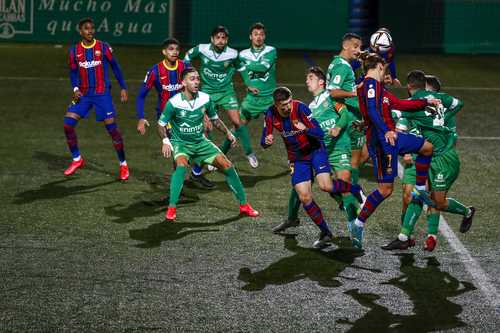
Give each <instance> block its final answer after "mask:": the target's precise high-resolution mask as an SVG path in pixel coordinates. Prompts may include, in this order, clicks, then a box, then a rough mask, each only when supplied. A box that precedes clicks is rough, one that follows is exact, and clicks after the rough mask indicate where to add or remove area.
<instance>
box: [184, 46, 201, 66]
mask: <svg viewBox="0 0 500 333" xmlns="http://www.w3.org/2000/svg"><path fill="white" fill-rule="evenodd" d="M199 56H200V47H199V46H195V47H193V48H192V49H190V50H189V51H187V52H186V55H185V56H184V61H185V62H186V63H188V64H189V63H191V61H193V59H196V58H198V57H199Z"/></svg>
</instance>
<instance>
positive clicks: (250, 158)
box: [247, 153, 259, 169]
mask: <svg viewBox="0 0 500 333" xmlns="http://www.w3.org/2000/svg"><path fill="white" fill-rule="evenodd" d="M247 159H248V163H250V166H251V167H252V168H254V169H256V168H258V167H259V160H258V159H257V156H255V154H254V153H251V154H250V155H247Z"/></svg>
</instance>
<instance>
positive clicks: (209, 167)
mask: <svg viewBox="0 0 500 333" xmlns="http://www.w3.org/2000/svg"><path fill="white" fill-rule="evenodd" d="M207 170H208V171H210V172H214V171H217V167H214V166H213V165H210V164H209V165H208V166H207Z"/></svg>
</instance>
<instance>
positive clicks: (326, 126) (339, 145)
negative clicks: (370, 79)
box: [273, 66, 358, 232]
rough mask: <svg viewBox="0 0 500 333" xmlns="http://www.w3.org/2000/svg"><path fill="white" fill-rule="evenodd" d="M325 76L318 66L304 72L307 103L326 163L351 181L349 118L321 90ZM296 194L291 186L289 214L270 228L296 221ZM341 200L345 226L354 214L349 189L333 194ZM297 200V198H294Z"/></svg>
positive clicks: (280, 230) (337, 173)
mask: <svg viewBox="0 0 500 333" xmlns="http://www.w3.org/2000/svg"><path fill="white" fill-rule="evenodd" d="M325 83H326V76H325V73H324V72H323V70H322V69H321V68H320V67H317V66H316V67H311V68H310V69H309V70H308V72H307V75H306V85H307V89H308V90H309V92H310V93H312V95H313V97H314V99H313V101H312V102H311V103H310V104H309V109H310V110H311V112H312V117H313V118H314V119H315V120H316V121H317V122H318V123H319V126H320V127H321V129H322V131H323V134H324V143H325V148H326V152H327V154H328V163H329V164H330V167H331V168H332V169H333V171H334V172H335V176H336V178H337V179H341V180H343V181H346V182H350V181H351V139H350V137H349V131H348V125H349V120H350V115H349V111H347V108H346V107H345V105H343V104H341V103H338V102H334V101H333V100H332V98H331V97H330V93H329V92H328V91H326V90H325ZM294 196H297V194H296V191H295V190H294V189H292V193H290V198H289V205H290V206H289V207H288V211H289V216H288V219H287V220H285V221H284V222H283V223H281V224H280V225H278V226H276V227H275V228H273V232H282V231H284V230H285V229H287V228H289V227H295V226H297V225H298V224H299V221H298V218H297V216H298V210H299V208H300V202H295V201H293V197H294ZM336 199H337V200H339V201H340V202H342V207H343V209H344V210H345V212H346V214H347V222H348V229H349V230H350V229H351V228H350V225H351V224H352V223H353V222H354V220H355V219H356V216H357V212H356V210H357V208H358V207H357V206H358V204H357V202H356V199H355V198H354V196H353V195H352V194H351V193H344V194H343V195H342V196H340V197H338V198H336ZM297 201H298V200H297Z"/></svg>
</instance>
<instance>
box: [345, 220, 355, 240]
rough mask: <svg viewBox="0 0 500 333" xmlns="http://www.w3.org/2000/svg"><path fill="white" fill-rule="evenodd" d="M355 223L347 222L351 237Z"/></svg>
mask: <svg viewBox="0 0 500 333" xmlns="http://www.w3.org/2000/svg"><path fill="white" fill-rule="evenodd" d="M354 221H356V220H352V221H347V231H349V236H350V235H351V234H352V225H353V224H354Z"/></svg>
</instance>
